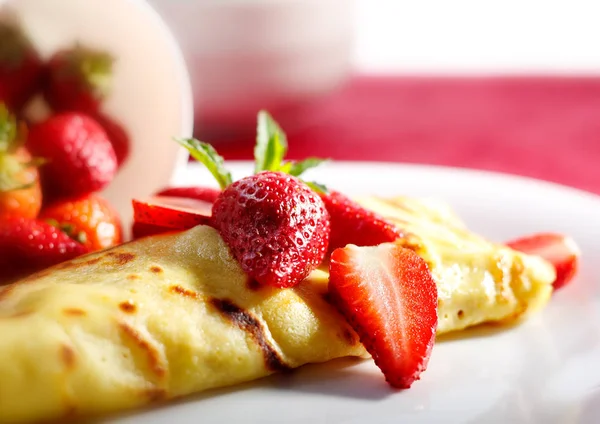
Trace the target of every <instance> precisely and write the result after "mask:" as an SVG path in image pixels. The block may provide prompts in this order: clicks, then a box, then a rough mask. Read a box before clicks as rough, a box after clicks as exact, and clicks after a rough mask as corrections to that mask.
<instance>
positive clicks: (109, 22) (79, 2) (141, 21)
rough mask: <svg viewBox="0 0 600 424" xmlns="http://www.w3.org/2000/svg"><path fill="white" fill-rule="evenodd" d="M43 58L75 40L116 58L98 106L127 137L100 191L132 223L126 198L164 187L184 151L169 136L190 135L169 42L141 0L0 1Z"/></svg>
mask: <svg viewBox="0 0 600 424" xmlns="http://www.w3.org/2000/svg"><path fill="white" fill-rule="evenodd" d="M0 3H2V11H3V12H8V13H9V14H12V15H14V16H15V17H16V18H17V19H19V20H21V22H22V24H23V25H24V28H25V30H26V31H27V32H28V34H29V35H30V37H31V38H32V40H33V42H34V44H35V45H36V47H37V48H38V49H39V50H40V52H41V53H42V55H43V56H44V57H48V56H49V55H51V54H52V53H53V52H55V51H56V50H57V49H60V48H63V47H68V46H70V45H73V43H74V42H76V41H79V42H81V43H82V44H84V45H89V46H92V47H97V48H100V49H105V50H107V51H109V52H110V53H111V54H112V55H114V57H115V58H116V62H115V65H114V83H113V88H112V91H111V93H110V95H109V97H108V99H107V100H106V103H105V104H104V106H103V110H104V111H105V112H106V113H107V114H108V115H109V116H112V117H114V118H116V119H117V120H118V121H119V122H120V123H121V124H123V126H124V127H125V129H126V130H127V132H128V133H129V136H130V138H131V153H130V156H129V159H128V160H127V162H126V163H125V164H124V166H123V167H122V168H121V170H120V171H119V173H118V174H117V176H116V178H115V179H114V180H113V181H112V183H111V184H110V186H109V187H108V188H107V189H106V190H104V191H103V193H102V194H103V195H104V196H105V197H106V198H107V199H108V200H109V201H110V202H111V203H112V204H113V205H114V206H115V208H116V209H117V210H118V212H119V213H120V215H121V218H122V220H123V223H124V227H125V230H126V231H128V229H129V224H130V223H131V220H132V209H131V199H132V198H133V197H143V196H147V195H149V194H151V193H153V192H154V191H155V190H157V189H159V188H161V187H163V186H165V185H168V184H169V182H170V181H171V178H172V177H173V175H174V172H175V170H176V169H177V167H180V166H182V165H184V164H185V162H186V161H187V158H188V155H187V153H186V152H185V151H184V150H183V149H182V148H180V147H179V145H178V144H177V143H176V142H175V141H173V139H172V138H173V137H175V136H191V135H192V132H193V99H192V91H191V88H190V87H191V86H190V80H189V76H188V73H187V69H186V66H185V62H184V59H183V56H182V54H181V52H180V50H179V47H178V45H177V43H176V42H175V40H174V38H173V36H172V35H171V33H170V31H169V29H168V28H167V26H166V25H165V24H164V23H163V21H162V20H161V18H160V16H159V15H158V14H157V13H156V12H155V11H154V10H153V9H152V8H151V7H150V6H149V5H148V3H147V2H145V1H143V0H5V1H0Z"/></svg>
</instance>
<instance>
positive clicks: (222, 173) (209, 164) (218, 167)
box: [175, 138, 233, 189]
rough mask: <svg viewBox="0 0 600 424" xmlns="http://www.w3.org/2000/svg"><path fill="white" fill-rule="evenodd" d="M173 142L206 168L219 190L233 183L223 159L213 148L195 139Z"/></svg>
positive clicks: (182, 139) (177, 139)
mask: <svg viewBox="0 0 600 424" xmlns="http://www.w3.org/2000/svg"><path fill="white" fill-rule="evenodd" d="M175 141H177V142H178V143H179V144H181V145H182V146H183V147H185V148H186V149H187V151H188V152H190V155H192V157H193V158H194V159H196V160H197V161H199V162H200V163H202V164H203V165H204V166H206V168H207V169H208V170H209V171H210V173H211V174H212V175H213V177H215V180H217V182H218V183H219V186H220V187H221V189H224V188H225V187H227V186H228V185H229V184H231V183H232V182H233V179H232V178H231V173H230V172H229V171H228V170H227V169H226V168H225V161H224V160H223V157H222V156H220V155H219V154H218V153H217V151H216V150H215V149H214V147H213V146H211V145H210V144H208V143H203V142H202V141H198V140H196V139H195V138H176V139H175Z"/></svg>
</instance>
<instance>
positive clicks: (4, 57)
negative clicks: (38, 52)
mask: <svg viewBox="0 0 600 424" xmlns="http://www.w3.org/2000/svg"><path fill="white" fill-rule="evenodd" d="M0 40H1V41H0V66H3V67H6V68H9V69H15V68H18V67H19V65H20V64H21V62H22V61H23V59H24V58H25V54H26V52H27V51H30V50H32V49H33V47H32V44H31V41H30V40H29V39H28V38H27V37H26V36H25V34H24V33H23V31H22V30H21V28H19V27H18V26H17V25H15V24H11V23H7V22H2V23H0Z"/></svg>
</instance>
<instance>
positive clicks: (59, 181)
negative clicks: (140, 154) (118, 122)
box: [28, 112, 117, 196]
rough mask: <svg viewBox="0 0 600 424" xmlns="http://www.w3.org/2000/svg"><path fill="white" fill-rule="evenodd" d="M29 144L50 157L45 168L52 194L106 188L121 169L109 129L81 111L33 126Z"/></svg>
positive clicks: (45, 184)
mask: <svg viewBox="0 0 600 424" xmlns="http://www.w3.org/2000/svg"><path fill="white" fill-rule="evenodd" d="M28 146H29V148H30V150H31V151H32V153H33V154H34V155H36V156H40V157H43V158H45V159H47V160H48V163H46V164H45V165H44V166H43V168H42V169H41V171H42V182H43V183H44V188H45V189H46V190H47V191H48V192H49V193H51V194H52V195H55V196H56V195H59V196H60V195H64V196H69V195H73V196H76V195H80V194H87V193H90V192H94V191H99V190H101V189H103V188H104V187H106V186H107V185H108V184H109V183H110V182H111V181H112V179H113V177H114V175H115V173H116V171H117V159H116V156H115V151H114V149H113V147H112V145H111V143H110V141H109V140H108V137H107V135H106V132H105V131H104V130H103V129H102V127H101V126H100V124H98V123H97V122H96V121H95V120H94V119H92V118H90V117H89V116H87V115H84V114H80V113H72V112H68V113H63V114H58V115H54V116H51V117H50V118H48V119H47V120H46V121H44V122H42V123H40V124H37V125H35V126H33V127H32V128H31V132H30V133H29V139H28Z"/></svg>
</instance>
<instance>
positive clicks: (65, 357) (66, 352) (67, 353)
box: [60, 345, 75, 369]
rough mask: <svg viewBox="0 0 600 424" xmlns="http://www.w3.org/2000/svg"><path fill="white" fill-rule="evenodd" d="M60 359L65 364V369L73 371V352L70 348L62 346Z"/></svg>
mask: <svg viewBox="0 0 600 424" xmlns="http://www.w3.org/2000/svg"><path fill="white" fill-rule="evenodd" d="M60 359H61V360H62V362H63V364H65V368H67V369H73V367H74V366H75V351H74V350H73V348H72V347H70V346H67V345H62V346H61V347H60Z"/></svg>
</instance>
